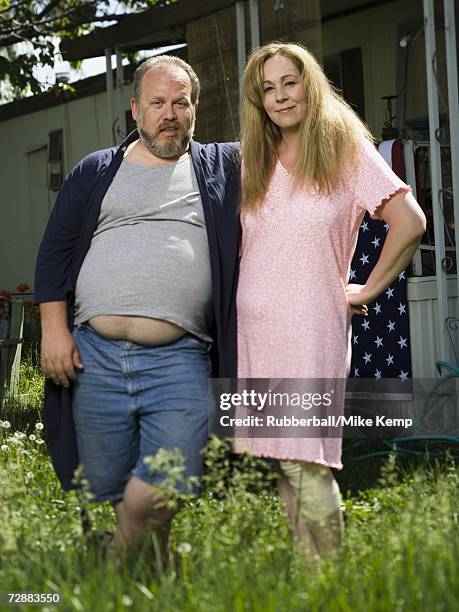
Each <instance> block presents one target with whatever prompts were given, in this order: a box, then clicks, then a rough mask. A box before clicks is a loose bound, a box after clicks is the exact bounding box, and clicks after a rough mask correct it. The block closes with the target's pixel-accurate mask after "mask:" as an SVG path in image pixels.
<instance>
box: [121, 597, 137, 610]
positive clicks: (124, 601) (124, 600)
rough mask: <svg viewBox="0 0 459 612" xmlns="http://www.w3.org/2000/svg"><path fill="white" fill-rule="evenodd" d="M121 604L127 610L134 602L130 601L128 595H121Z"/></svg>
mask: <svg viewBox="0 0 459 612" xmlns="http://www.w3.org/2000/svg"><path fill="white" fill-rule="evenodd" d="M121 603H122V604H123V606H125V607H126V608H129V607H130V606H132V604H133V603H134V602H133V601H132V598H131V597H129V595H123V597H122V598H121Z"/></svg>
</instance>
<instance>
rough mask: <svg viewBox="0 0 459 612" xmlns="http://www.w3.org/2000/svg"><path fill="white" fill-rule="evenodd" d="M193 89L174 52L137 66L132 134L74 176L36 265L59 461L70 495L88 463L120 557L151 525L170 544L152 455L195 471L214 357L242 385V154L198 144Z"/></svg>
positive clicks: (50, 419)
mask: <svg viewBox="0 0 459 612" xmlns="http://www.w3.org/2000/svg"><path fill="white" fill-rule="evenodd" d="M199 88H200V87H199V81H198V78H197V76H196V74H195V73H194V71H193V69H192V68H191V67H190V66H189V65H188V64H187V63H186V62H184V61H182V60H181V59H179V58H176V57H172V56H157V57H154V58H150V59H148V60H147V61H145V62H144V63H143V64H141V65H140V66H139V67H138V68H137V70H136V73H135V76H134V97H133V99H132V101H131V109H132V115H133V118H134V120H135V121H136V123H137V128H138V130H136V131H135V132H133V133H132V134H130V135H129V136H128V138H127V139H126V140H125V141H124V142H123V143H122V144H121V145H120V146H119V147H118V148H117V149H115V148H113V149H107V150H103V151H98V152H96V153H93V154H91V155H89V156H88V157H86V158H84V159H83V160H82V161H81V162H80V163H79V164H78V165H77V166H76V167H75V168H74V169H73V171H72V172H71V173H70V174H69V176H68V177H67V178H66V180H65V182H64V184H63V186H62V189H61V191H60V193H59V196H58V199H57V201H56V205H55V207H54V210H53V212H52V214H51V216H50V219H49V223H48V226H47V229H46V232H45V235H44V238H43V241H42V244H41V247H40V251H39V255H38V260H37V271H36V281H35V300H36V302H37V303H39V304H40V311H41V320H42V368H43V371H44V373H45V376H46V377H47V383H46V391H45V425H46V430H47V437H48V443H49V447H50V450H51V455H52V458H53V464H54V467H55V469H56V471H57V473H58V476H59V478H60V480H61V482H62V485H63V486H64V488H66V489H68V488H71V487H72V480H73V474H74V470H75V468H76V467H77V464H78V462H79V461H80V462H81V464H82V466H83V476H84V477H85V478H86V479H87V480H88V481H89V484H90V488H91V491H92V493H93V495H94V498H95V500H96V501H103V500H110V501H111V502H112V503H113V505H114V508H115V513H116V517H117V522H118V531H117V533H116V536H115V541H116V542H117V543H118V544H119V545H120V546H121V547H123V548H131V547H132V546H134V545H135V544H136V543H137V542H138V541H139V540H141V538H142V536H143V535H144V533H145V531H146V529H147V526H148V525H149V524H150V523H152V524H153V525H154V527H155V528H156V529H157V531H158V533H162V534H163V536H164V539H167V534H168V530H169V524H170V521H171V519H172V514H173V513H172V512H171V511H169V510H166V509H165V508H164V507H163V508H161V509H158V507H157V504H156V502H157V501H158V500H161V499H162V496H161V493H160V492H159V490H158V486H159V485H160V484H161V482H162V476H163V475H162V474H161V473H158V472H156V473H154V472H152V471H151V469H150V468H149V465H148V459H147V462H146V461H145V458H146V457H151V456H156V454H157V452H158V450H159V449H163V448H165V449H168V450H174V449H179V450H180V452H181V454H182V456H183V457H184V461H185V477H186V478H189V477H191V476H193V477H199V475H200V474H201V469H202V455H201V453H200V451H201V450H202V448H203V447H204V445H205V443H206V440H207V405H208V402H207V381H208V377H209V376H211V369H210V365H209V349H210V347H211V346H212V349H211V351H210V352H211V354H212V356H213V359H212V361H213V374H214V375H218V376H220V377H235V376H236V350H235V349H236V333H235V332H236V329H235V327H236V323H235V303H234V300H235V284H236V274H237V254H238V243H239V236H240V226H239V220H238V218H237V211H236V209H237V205H238V197H239V168H238V163H237V154H236V150H235V149H236V145H234V144H213V145H201V144H198V143H196V142H194V141H193V140H192V135H193V130H194V125H195V117H196V109H197V105H198V100H199ZM72 329H73V334H72ZM75 432H76V436H75ZM155 506H156V507H155Z"/></svg>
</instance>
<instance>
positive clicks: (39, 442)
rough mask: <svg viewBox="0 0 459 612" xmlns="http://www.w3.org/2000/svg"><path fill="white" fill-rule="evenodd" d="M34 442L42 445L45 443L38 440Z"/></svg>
mask: <svg viewBox="0 0 459 612" xmlns="http://www.w3.org/2000/svg"><path fill="white" fill-rule="evenodd" d="M35 442H36V443H37V444H44V443H45V441H44V440H40V439H39V438H38V439H37V440H35Z"/></svg>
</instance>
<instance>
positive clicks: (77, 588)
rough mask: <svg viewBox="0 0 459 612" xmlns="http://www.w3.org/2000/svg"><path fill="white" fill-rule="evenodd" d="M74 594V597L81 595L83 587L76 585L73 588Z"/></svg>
mask: <svg viewBox="0 0 459 612" xmlns="http://www.w3.org/2000/svg"><path fill="white" fill-rule="evenodd" d="M73 593H74V595H81V587H80V585H79V584H76V585H75V586H74V587H73Z"/></svg>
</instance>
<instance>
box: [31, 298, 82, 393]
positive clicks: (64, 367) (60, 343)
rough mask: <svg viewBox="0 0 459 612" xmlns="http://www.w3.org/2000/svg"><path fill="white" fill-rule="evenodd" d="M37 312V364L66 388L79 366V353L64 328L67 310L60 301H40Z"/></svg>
mask: <svg viewBox="0 0 459 612" xmlns="http://www.w3.org/2000/svg"><path fill="white" fill-rule="evenodd" d="M40 313H41V328H42V339H41V367H42V370H43V372H44V374H45V376H46V378H50V379H51V380H52V381H53V382H54V383H55V384H56V385H63V386H64V387H68V386H69V385H70V383H71V381H72V380H75V377H76V372H75V368H76V369H78V370H82V369H83V364H82V363H81V360H80V355H79V353H78V350H77V348H76V345H75V341H74V339H73V337H72V334H71V333H70V332H69V330H68V328H67V311H66V304H65V302H64V301H58V302H43V303H42V304H40Z"/></svg>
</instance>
